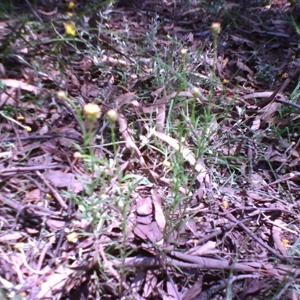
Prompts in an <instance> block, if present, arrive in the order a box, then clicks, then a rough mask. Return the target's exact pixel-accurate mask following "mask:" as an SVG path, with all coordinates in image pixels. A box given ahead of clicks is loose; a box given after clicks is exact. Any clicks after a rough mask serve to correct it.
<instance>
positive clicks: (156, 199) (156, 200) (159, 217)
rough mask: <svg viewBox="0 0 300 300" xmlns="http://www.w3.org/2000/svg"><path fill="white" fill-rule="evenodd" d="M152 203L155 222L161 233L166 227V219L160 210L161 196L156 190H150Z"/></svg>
mask: <svg viewBox="0 0 300 300" xmlns="http://www.w3.org/2000/svg"><path fill="white" fill-rule="evenodd" d="M152 201H153V205H154V214H155V220H156V222H157V225H158V226H159V228H160V229H161V230H162V231H163V230H164V229H165V227H166V223H167V222H166V218H165V215H164V212H163V209H162V196H161V195H160V194H159V193H158V191H157V189H153V190H152Z"/></svg>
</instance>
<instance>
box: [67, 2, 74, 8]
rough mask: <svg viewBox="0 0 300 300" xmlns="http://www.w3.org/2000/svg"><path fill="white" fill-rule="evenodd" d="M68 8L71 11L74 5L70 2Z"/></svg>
mask: <svg viewBox="0 0 300 300" xmlns="http://www.w3.org/2000/svg"><path fill="white" fill-rule="evenodd" d="M68 7H69V9H73V8H74V7H75V3H74V2H73V1H70V2H69V4H68Z"/></svg>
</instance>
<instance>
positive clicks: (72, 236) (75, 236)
mask: <svg viewBox="0 0 300 300" xmlns="http://www.w3.org/2000/svg"><path fill="white" fill-rule="evenodd" d="M67 241H68V242H69V243H76V242H77V241H78V233H77V232H71V233H69V234H68V235H67Z"/></svg>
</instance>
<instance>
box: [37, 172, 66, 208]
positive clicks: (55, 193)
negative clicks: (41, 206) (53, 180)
mask: <svg viewBox="0 0 300 300" xmlns="http://www.w3.org/2000/svg"><path fill="white" fill-rule="evenodd" d="M36 174H37V175H38V176H39V177H40V178H41V179H42V180H43V182H44V183H45V185H46V186H47V187H48V188H49V189H50V191H51V192H52V194H53V196H54V198H55V199H56V200H57V202H58V203H59V204H60V205H61V207H63V208H64V209H68V205H67V204H66V202H65V201H64V200H63V198H62V197H61V195H60V194H59V193H58V192H57V190H56V189H55V188H54V187H53V186H52V185H51V184H50V183H49V182H48V180H47V179H46V178H45V177H44V176H43V175H42V174H41V172H39V171H36Z"/></svg>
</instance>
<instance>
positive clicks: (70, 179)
mask: <svg viewBox="0 0 300 300" xmlns="http://www.w3.org/2000/svg"><path fill="white" fill-rule="evenodd" d="M44 177H45V178H46V179H48V180H50V181H51V182H52V184H53V185H54V186H55V187H57V188H67V189H68V190H70V191H72V192H73V193H75V194H78V193H79V192H81V191H82V190H83V186H82V182H81V181H79V180H78V179H76V177H75V175H74V174H71V173H64V172H62V171H60V170H47V171H45V172H44Z"/></svg>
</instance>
